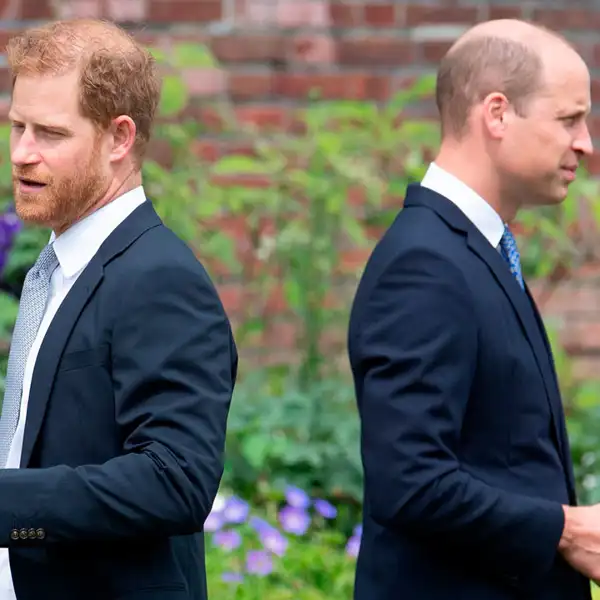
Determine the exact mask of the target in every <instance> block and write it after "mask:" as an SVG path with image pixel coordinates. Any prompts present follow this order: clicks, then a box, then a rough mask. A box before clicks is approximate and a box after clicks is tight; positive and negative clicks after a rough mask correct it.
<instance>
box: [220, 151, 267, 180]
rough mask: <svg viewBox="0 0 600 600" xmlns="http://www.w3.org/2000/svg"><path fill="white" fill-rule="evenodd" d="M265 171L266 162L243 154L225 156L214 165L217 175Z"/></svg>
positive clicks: (261, 172)
mask: <svg viewBox="0 0 600 600" xmlns="http://www.w3.org/2000/svg"><path fill="white" fill-rule="evenodd" d="M265 172H266V169H265V164H264V163H263V162H262V161H260V160H257V159H255V158H252V157H251V156H244V155H243V154H232V155H229V156H225V157H223V158H221V159H220V160H219V161H218V162H216V163H215V165H214V167H213V173H214V174H215V175H239V174H242V173H246V174H263V173H265Z"/></svg>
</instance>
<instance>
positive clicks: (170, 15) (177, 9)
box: [148, 0, 223, 23]
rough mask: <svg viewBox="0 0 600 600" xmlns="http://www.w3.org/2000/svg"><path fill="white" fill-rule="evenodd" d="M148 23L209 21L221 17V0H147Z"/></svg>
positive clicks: (218, 19) (217, 19)
mask: <svg viewBox="0 0 600 600" xmlns="http://www.w3.org/2000/svg"><path fill="white" fill-rule="evenodd" d="M149 2H150V6H149V8H148V21H149V22H150V23H171V22H187V21H192V22H197V23H198V22H199V23H203V22H209V21H220V20H221V18H222V10H223V9H222V0H202V1H201V2H198V0H149Z"/></svg>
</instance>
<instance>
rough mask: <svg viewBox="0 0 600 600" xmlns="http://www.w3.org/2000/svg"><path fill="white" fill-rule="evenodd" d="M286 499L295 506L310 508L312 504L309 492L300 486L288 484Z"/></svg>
mask: <svg viewBox="0 0 600 600" xmlns="http://www.w3.org/2000/svg"><path fill="white" fill-rule="evenodd" d="M285 499H286V501H287V503H288V504H289V505H290V506H293V507H294V508H308V507H309V506H310V498H309V497H308V494H307V493H306V492H305V491H304V490H301V489H300V488H298V487H294V486H293V485H288V486H287V488H286V489H285Z"/></svg>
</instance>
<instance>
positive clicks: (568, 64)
mask: <svg viewBox="0 0 600 600" xmlns="http://www.w3.org/2000/svg"><path fill="white" fill-rule="evenodd" d="M437 102H438V107H439V113H440V116H441V123H442V132H443V135H442V138H443V139H442V143H441V148H440V150H439V154H438V155H437V157H436V160H435V162H434V163H433V164H432V165H431V166H430V168H429V169H428V171H427V173H426V176H425V178H424V180H423V181H422V182H421V184H420V185H411V186H410V187H409V189H408V190H407V193H406V198H405V203H404V208H403V210H402V211H401V212H400V214H399V215H398V217H397V218H396V220H395V222H394V223H393V225H392V226H391V227H390V229H389V230H388V231H387V232H386V234H385V235H384V237H383V238H382V239H381V241H380V242H379V243H378V245H377V247H376V248H375V250H374V252H373V254H372V256H371V258H370V260H369V262H368V264H367V267H366V270H365V272H364V275H363V277H362V280H361V282H360V285H359V288H358V291H357V294H356V298H355V301H354V304H353V307H352V314H351V321H350V329H349V338H348V339H349V356H350V361H351V365H352V370H353V374H354V378H355V384H356V393H357V401H358V407H359V411H360V417H361V422H362V457H363V465H364V471H365V505H364V529H363V538H362V546H361V549H360V554H359V557H358V563H357V574H356V586H355V596H354V597H355V600H441V599H444V598H448V599H456V600H459V599H460V600H515V599H521V600H538V599H539V600H589V598H590V583H589V579H588V577H591V578H594V579H595V578H598V577H599V576H600V508H598V507H591V508H573V505H574V504H575V503H576V498H575V486H574V481H573V471H572V465H571V458H570V454H569V444H568V440H567V434H566V429H565V420H564V415H563V408H562V404H561V398H560V393H559V388H558V384H557V380H556V374H555V371H554V366H553V360H552V357H551V349H550V345H549V343H548V339H547V337H546V333H545V331H544V327H543V325H542V321H541V319H540V315H539V314H538V311H537V309H536V306H535V304H534V301H533V299H532V297H531V295H530V293H529V290H528V288H527V285H526V283H525V282H524V280H523V275H522V272H521V267H520V261H519V254H518V249H517V245H516V243H515V239H514V237H513V235H512V233H511V229H510V223H511V221H512V220H513V219H514V217H515V215H516V213H517V211H518V209H519V208H520V207H522V206H524V205H530V206H531V205H534V206H538V205H539V206H541V205H553V204H558V203H560V202H562V201H563V200H564V199H565V197H566V195H567V192H568V189H569V184H570V183H571V182H572V181H573V180H574V179H575V171H576V169H577V166H578V164H579V162H580V160H581V159H582V157H583V156H584V155H586V154H590V153H591V151H592V146H591V141H590V134H589V131H588V128H587V126H586V117H587V115H588V113H589V111H590V78H589V74H588V70H587V68H586V66H585V64H584V62H583V61H582V60H581V58H580V57H579V56H578V55H577V53H576V52H575V51H574V50H573V49H572V48H571V47H570V46H569V45H568V44H567V43H566V42H565V41H564V40H562V39H561V38H560V37H558V36H557V35H555V34H553V33H551V32H548V31H545V30H543V29H541V28H538V27H535V26H533V25H530V24H528V23H523V22H520V21H496V22H488V23H484V24H481V25H478V26H477V27H475V28H473V29H472V30H471V31H469V32H468V33H467V34H465V35H464V36H463V37H462V38H461V39H460V40H458V41H457V42H456V43H455V45H454V46H453V47H452V48H451V50H450V51H449V52H448V54H447V55H446V57H445V58H444V59H443V61H442V63H441V65H440V68H439V77H438V84H437Z"/></svg>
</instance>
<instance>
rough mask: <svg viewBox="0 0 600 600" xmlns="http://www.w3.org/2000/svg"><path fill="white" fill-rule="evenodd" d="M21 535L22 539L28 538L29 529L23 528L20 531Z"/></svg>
mask: <svg viewBox="0 0 600 600" xmlns="http://www.w3.org/2000/svg"><path fill="white" fill-rule="evenodd" d="M19 537H20V538H21V539H22V540H26V539H27V529H21V531H19Z"/></svg>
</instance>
